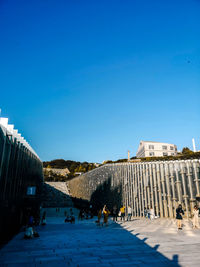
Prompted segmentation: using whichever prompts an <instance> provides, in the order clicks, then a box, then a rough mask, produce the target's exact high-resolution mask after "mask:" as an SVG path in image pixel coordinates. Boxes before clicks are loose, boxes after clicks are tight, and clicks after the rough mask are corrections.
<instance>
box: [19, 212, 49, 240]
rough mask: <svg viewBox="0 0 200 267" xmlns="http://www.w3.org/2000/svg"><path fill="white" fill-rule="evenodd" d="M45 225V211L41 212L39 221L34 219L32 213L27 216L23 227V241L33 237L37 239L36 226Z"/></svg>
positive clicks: (36, 218)
mask: <svg viewBox="0 0 200 267" xmlns="http://www.w3.org/2000/svg"><path fill="white" fill-rule="evenodd" d="M39 224H40V225H42V226H44V225H46V211H44V212H43V214H42V217H41V220H40V219H38V217H34V216H33V214H32V213H30V214H28V216H27V221H26V225H25V233H24V238H25V239H31V238H33V237H39V234H38V232H37V231H36V228H35V227H36V226H38V225H39Z"/></svg>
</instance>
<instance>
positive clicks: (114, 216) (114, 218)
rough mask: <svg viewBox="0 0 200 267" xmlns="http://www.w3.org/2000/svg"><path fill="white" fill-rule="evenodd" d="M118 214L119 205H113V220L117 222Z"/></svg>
mask: <svg viewBox="0 0 200 267" xmlns="http://www.w3.org/2000/svg"><path fill="white" fill-rule="evenodd" d="M117 215H118V213H117V206H116V205H114V207H113V222H117Z"/></svg>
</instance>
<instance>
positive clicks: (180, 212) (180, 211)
mask: <svg viewBox="0 0 200 267" xmlns="http://www.w3.org/2000/svg"><path fill="white" fill-rule="evenodd" d="M182 215H184V210H183V209H182V205H181V204H179V205H178V208H177V209H176V219H177V226H178V229H180V230H182V219H183V217H182Z"/></svg>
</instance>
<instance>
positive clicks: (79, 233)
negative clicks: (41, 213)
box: [0, 218, 200, 267]
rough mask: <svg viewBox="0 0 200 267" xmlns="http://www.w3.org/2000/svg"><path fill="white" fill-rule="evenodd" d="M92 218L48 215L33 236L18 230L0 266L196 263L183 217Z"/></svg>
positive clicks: (192, 233) (198, 241) (1, 253)
mask: <svg viewBox="0 0 200 267" xmlns="http://www.w3.org/2000/svg"><path fill="white" fill-rule="evenodd" d="M95 220H96V218H94V219H93V220H85V221H79V222H76V224H75V225H73V224H65V223H64V222H63V221H64V218H49V220H48V224H47V225H46V226H45V227H42V226H39V227H38V229H37V230H38V232H39V234H40V237H39V238H34V239H32V240H24V239H23V233H19V234H18V235H17V236H15V237H14V238H13V240H11V241H10V242H9V243H8V244H7V245H6V246H5V247H3V248H2V249H1V250H0V266H5V267H12V266H20V267H21V266H22V267H26V266H29V267H32V266H34V267H39V266H40V267H41V266H48V267H54V266H61V267H62V266H70V267H71V266H80V267H84V266H87V267H90V266H101V267H103V266H105V267H108V266H154V267H155V265H156V267H159V266H162V267H163V266H190V267H192V266H199V262H200V253H199V248H200V230H192V228H191V227H190V223H188V222H184V224H185V226H184V228H183V230H182V231H178V230H177V229H176V224H175V222H174V221H173V220H168V219H165V220H164V219H163V220H162V219H157V220H155V221H150V220H147V219H140V220H138V219H137V220H136V219H135V220H133V221H131V222H123V223H122V222H118V223H113V222H112V221H110V222H109V223H110V224H109V226H108V227H98V226H97V225H96V224H95Z"/></svg>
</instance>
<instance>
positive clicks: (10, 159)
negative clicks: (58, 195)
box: [0, 126, 43, 241]
mask: <svg viewBox="0 0 200 267" xmlns="http://www.w3.org/2000/svg"><path fill="white" fill-rule="evenodd" d="M42 184H43V169H42V162H41V161H40V159H39V158H38V157H37V155H35V154H34V153H33V152H32V151H30V150H29V149H28V148H27V147H26V146H25V145H24V144H23V143H21V142H20V141H19V140H18V139H17V138H16V137H14V136H13V135H12V134H11V133H10V132H8V131H7V130H6V128H4V127H3V126H0V214H1V216H0V236H1V241H3V240H6V239H7V238H8V237H10V236H12V234H13V233H14V232H16V231H17V229H19V227H20V226H21V225H22V224H23V223H24V220H25V216H26V215H27V213H28V212H33V213H34V212H35V213H36V212H38V207H39V206H40V200H41V196H40V194H41V188H42ZM28 186H36V195H35V196H28V195H27V187H28Z"/></svg>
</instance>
